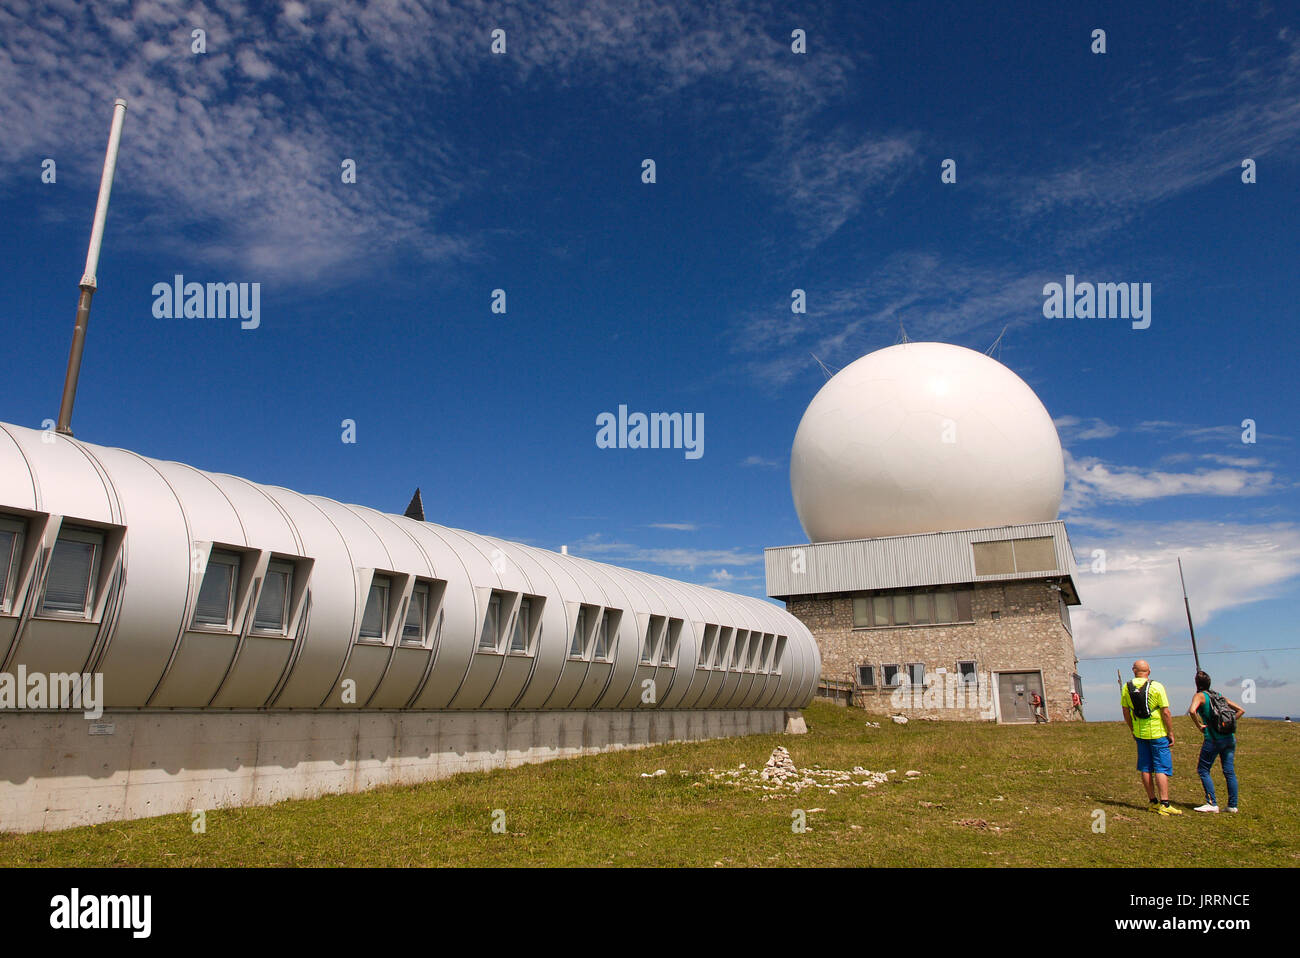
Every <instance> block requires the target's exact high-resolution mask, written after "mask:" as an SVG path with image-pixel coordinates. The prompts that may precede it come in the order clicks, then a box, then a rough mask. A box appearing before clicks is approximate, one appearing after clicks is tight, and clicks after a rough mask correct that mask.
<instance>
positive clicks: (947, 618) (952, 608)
mask: <svg viewBox="0 0 1300 958" xmlns="http://www.w3.org/2000/svg"><path fill="white" fill-rule="evenodd" d="M934 621H935V622H938V623H941V624H942V623H945V622H956V621H957V600H956V597H955V596H953V594H952V593H951V592H936V593H935V594H934Z"/></svg>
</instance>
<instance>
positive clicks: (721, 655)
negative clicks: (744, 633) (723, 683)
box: [713, 629, 736, 669]
mask: <svg viewBox="0 0 1300 958" xmlns="http://www.w3.org/2000/svg"><path fill="white" fill-rule="evenodd" d="M735 634H736V630H735V629H727V630H726V631H725V632H724V631H723V630H721V629H719V630H718V644H717V647H716V648H715V649H714V650H713V667H714V668H715V669H725V668H726V667H727V644H728V643H729V642H730V641H731V637H732V636H733V635H735Z"/></svg>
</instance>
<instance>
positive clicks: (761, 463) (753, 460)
mask: <svg viewBox="0 0 1300 958" xmlns="http://www.w3.org/2000/svg"><path fill="white" fill-rule="evenodd" d="M740 464H741V465H742V466H750V467H758V468H761V469H775V468H776V467H777V466H779V465H781V463H780V460H777V459H767V458H765V457H763V456H746V457H745V458H744V459H742V460H740Z"/></svg>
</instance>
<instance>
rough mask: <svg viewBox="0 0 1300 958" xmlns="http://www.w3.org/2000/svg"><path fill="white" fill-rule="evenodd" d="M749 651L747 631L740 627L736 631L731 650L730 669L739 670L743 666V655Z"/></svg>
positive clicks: (742, 668)
mask: <svg viewBox="0 0 1300 958" xmlns="http://www.w3.org/2000/svg"><path fill="white" fill-rule="evenodd" d="M748 652H749V633H748V632H746V631H745V630H744V629H741V630H740V631H738V632H737V633H736V644H735V647H734V648H733V649H732V652H731V671H733V672H741V671H743V670H744V668H745V655H746V654H747V653H748Z"/></svg>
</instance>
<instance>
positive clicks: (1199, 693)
mask: <svg viewBox="0 0 1300 958" xmlns="http://www.w3.org/2000/svg"><path fill="white" fill-rule="evenodd" d="M1234 713H1235V714H1234ZM1187 714H1188V715H1190V716H1191V717H1192V721H1193V722H1195V723H1196V724H1197V726H1198V727H1199V728H1200V730H1201V734H1203V735H1204V736H1205V739H1204V741H1202V742H1201V756H1200V758H1199V759H1198V760H1197V762H1196V774H1197V775H1199V776H1201V784H1202V785H1203V786H1205V804H1204V805H1201V806H1200V807H1199V808H1197V809H1196V810H1197V811H1198V812H1217V811H1218V810H1219V804H1218V801H1217V800H1216V799H1215V797H1214V780H1213V779H1212V778H1210V772H1211V771H1212V770H1213V769H1214V760H1215V759H1216V758H1217V759H1218V760H1219V764H1220V765H1221V766H1222V767H1223V777H1224V778H1225V779H1227V781H1228V811H1230V812H1235V811H1236V810H1237V772H1236V769H1235V768H1234V767H1233V764H1234V763H1233V759H1234V757H1235V755H1236V752H1237V735H1236V731H1237V720H1238V719H1240V718H1241V717H1242V716H1243V715H1245V714H1246V710H1245V709H1244V708H1242V707H1241V706H1240V705H1238V704H1237V703H1236V702H1234V701H1232V700H1231V699H1228V698H1224V697H1223V696H1222V695H1220V694H1219V693H1218V692H1216V691H1214V690H1213V689H1212V688H1210V676H1209V675H1208V674H1207V673H1205V672H1197V673H1196V694H1195V695H1193V696H1192V704H1191V705H1190V706H1188V708H1187Z"/></svg>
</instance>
